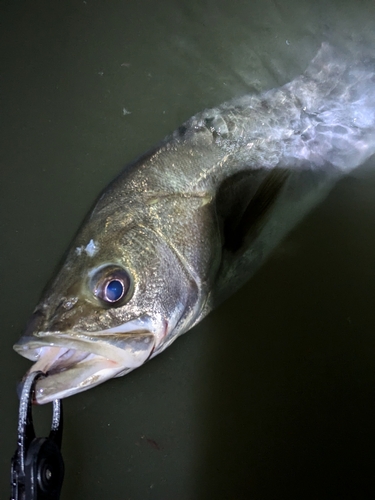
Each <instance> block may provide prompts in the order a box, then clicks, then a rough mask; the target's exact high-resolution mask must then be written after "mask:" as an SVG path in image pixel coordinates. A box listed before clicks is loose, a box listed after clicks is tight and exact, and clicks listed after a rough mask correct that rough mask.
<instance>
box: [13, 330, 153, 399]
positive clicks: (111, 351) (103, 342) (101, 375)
mask: <svg viewBox="0 0 375 500" xmlns="http://www.w3.org/2000/svg"><path fill="white" fill-rule="evenodd" d="M104 332H105V331H104ZM104 332H93V333H88V332H74V333H73V332H69V333H56V332H39V335H38V336H35V335H31V336H30V335H25V336H24V337H21V339H20V340H19V341H18V342H17V343H16V344H15V345H14V346H13V348H14V350H15V351H16V352H17V353H19V354H20V355H22V356H24V357H26V358H28V359H30V360H32V361H34V362H35V363H34V365H33V366H32V367H31V368H30V370H29V372H32V371H36V370H41V371H43V372H44V373H47V377H46V378H43V379H40V380H38V381H37V383H36V387H35V399H36V402H37V403H38V404H45V403H48V402H51V401H53V400H54V399H60V398H63V397H67V396H70V395H73V394H76V393H78V392H82V391H84V390H86V389H88V388H91V387H94V386H95V385H98V384H100V383H102V382H105V381H106V380H108V379H110V378H113V377H116V376H120V375H123V374H125V373H128V372H129V371H131V370H133V369H135V368H137V367H138V366H140V365H142V364H143V363H144V362H145V361H147V359H149V358H150V356H151V355H152V352H153V351H154V349H155V336H154V333H153V332H151V331H149V330H138V331H137V330H136V331H132V332H123V334H122V335H120V334H119V332H118V331H116V332H115V333H113V332H111V331H110V330H108V332H109V333H106V334H105V333H104ZM40 333H42V335H40ZM70 360H71V363H69V361H70Z"/></svg>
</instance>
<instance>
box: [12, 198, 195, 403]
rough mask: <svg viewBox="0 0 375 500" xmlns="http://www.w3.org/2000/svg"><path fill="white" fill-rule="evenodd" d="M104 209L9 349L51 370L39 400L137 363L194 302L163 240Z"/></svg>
mask: <svg viewBox="0 0 375 500" xmlns="http://www.w3.org/2000/svg"><path fill="white" fill-rule="evenodd" d="M107 197H108V196H107ZM99 205H100V204H99ZM102 205H103V203H102ZM108 206H110V203H107V204H104V207H105V210H104V209H103V210H101V209H100V206H99V208H97V209H95V210H94V212H93V214H92V215H91V217H89V220H88V221H87V222H86V223H85V224H84V225H83V227H82V229H81V231H80V232H79V233H78V235H77V237H76V239H75V241H74V242H73V245H72V247H71V248H70V250H69V251H68V253H67V256H66V258H65V260H64V262H63V264H62V266H61V268H60V269H59V271H58V272H57V274H56V276H55V278H54V279H53V280H52V281H51V284H50V285H49V286H48V287H47V289H46V291H45V292H44V294H43V295H42V299H41V301H40V303H39V304H38V306H37V307H36V309H35V311H34V314H33V315H32V317H31V319H30V321H29V324H28V326H27V328H26V331H25V333H24V335H23V336H22V337H21V338H20V340H19V341H18V342H17V343H16V344H15V346H14V349H15V350H16V352H17V353H19V354H21V355H22V356H24V357H26V358H28V359H30V360H32V361H34V365H33V366H32V367H31V370H30V371H36V370H41V371H43V372H44V373H47V374H48V376H47V377H46V378H43V379H40V380H38V381H37V384H36V389H35V400H36V402H37V403H38V404H44V403H48V402H50V401H52V400H54V399H60V398H64V397H67V396H70V395H73V394H76V393H78V392H81V391H84V390H86V389H88V388H91V387H93V386H95V385H98V384H100V383H102V382H104V381H106V380H108V379H110V378H113V377H118V376H121V375H125V374H126V373H128V372H130V371H131V370H133V369H134V368H137V367H138V366H140V365H142V364H143V363H144V362H145V361H147V360H148V359H149V358H151V357H153V356H154V355H155V354H157V353H159V352H161V351H162V350H164V348H165V347H167V346H168V345H169V344H170V343H171V342H172V341H173V340H174V339H175V338H176V336H177V335H178V334H179V332H181V330H182V328H183V325H185V327H184V331H185V330H186V324H187V323H188V322H189V321H191V318H192V314H193V310H194V308H195V307H196V300H197V296H198V290H197V285H196V283H195V282H194V280H192V279H191V277H190V276H189V273H187V272H186V269H185V268H184V266H183V265H182V263H181V259H180V258H179V257H178V255H177V254H176V252H175V251H174V250H173V249H172V248H171V246H170V245H169V244H168V242H166V241H165V238H163V237H162V235H160V234H158V232H157V231H155V230H154V229H153V228H152V227H147V224H146V223H145V220H134V217H133V218H131V220H129V218H128V219H127V218H126V217H124V216H123V215H122V216H120V215H119V211H118V210H116V204H115V206H114V207H112V210H109V209H108ZM122 208H123V207H122ZM129 212H132V210H130V209H129ZM123 213H124V210H121V214H123ZM125 213H126V210H125ZM133 213H134V211H133ZM146 222H147V221H146ZM148 226H150V225H148Z"/></svg>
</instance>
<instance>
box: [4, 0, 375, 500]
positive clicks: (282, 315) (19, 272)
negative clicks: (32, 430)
mask: <svg viewBox="0 0 375 500" xmlns="http://www.w3.org/2000/svg"><path fill="white" fill-rule="evenodd" d="M0 23H1V32H0V37H1V44H0V47H1V50H2V56H3V57H2V65H1V71H2V83H1V85H2V92H1V99H2V103H1V111H2V120H1V135H0V137H1V141H2V146H1V156H0V158H1V167H0V168H1V183H0V193H1V196H0V210H1V212H0V228H1V254H0V266H1V267H0V268H1V290H2V300H1V332H2V335H1V337H0V342H1V354H2V362H1V364H0V373H1V377H0V381H1V395H2V404H1V410H0V424H1V425H0V435H1V446H0V463H1V473H0V491H1V496H2V498H6V497H7V495H8V494H9V485H8V481H9V461H10V457H11V455H12V453H13V451H14V447H15V444H16V420H17V409H18V402H17V399H16V395H15V386H16V382H17V380H18V379H19V378H20V377H21V376H22V374H23V373H24V372H25V370H26V368H27V367H28V366H29V363H28V362H27V361H26V360H24V359H21V358H20V357H18V356H17V355H16V354H14V353H13V352H12V349H11V346H12V344H13V343H14V342H15V340H16V339H17V338H18V336H19V334H20V332H21V330H22V328H23V326H24V324H25V323H26V320H27V318H28V316H29V315H30V313H31V311H32V309H33V307H34V305H35V304H36V302H37V299H38V296H39V294H40V292H41V290H42V288H43V286H44V284H45V283H46V281H47V280H48V278H49V277H50V275H51V273H52V271H53V269H54V267H55V265H56V264H57V262H58V261H59V258H60V257H61V255H62V253H63V252H64V250H65V249H66V247H67V245H68V243H69V241H70V238H71V237H72V235H73V234H74V232H75V230H76V229H77V227H78V225H79V223H80V221H81V220H82V218H83V216H84V214H85V213H86V212H87V210H88V208H89V206H90V204H91V203H92V201H93V200H94V198H95V197H96V195H97V194H98V192H99V191H100V190H101V189H102V187H104V186H105V184H106V183H107V182H108V181H110V180H111V179H112V178H113V177H114V176H115V175H116V174H117V172H118V171H119V170H120V169H121V167H122V166H123V165H124V164H126V163H127V162H128V161H130V160H132V159H133V158H134V157H136V156H137V155H138V154H140V153H142V152H144V151H146V150H147V149H148V148H149V147H150V146H152V145H153V144H155V143H156V142H158V141H159V140H160V139H161V138H162V137H163V136H164V135H166V134H167V133H169V132H171V131H172V130H174V129H175V128H176V127H177V126H178V125H179V124H180V123H181V122H182V121H184V120H185V119H186V118H188V117H189V116H191V115H192V114H194V113H195V112H197V111H199V110H201V109H203V108H205V107H209V106H213V105H215V104H218V103H220V102H222V101H224V100H226V99H229V98H231V97H234V96H237V95H241V94H243V93H246V92H249V91H258V90H262V89H265V88H270V87H274V86H279V85H281V84H283V83H285V82H287V81H289V80H290V79H292V78H293V77H294V76H296V75H297V74H299V73H300V72H301V71H303V70H304V69H305V67H306V66H307V64H308V62H309V61H310V59H311V58H312V57H313V56H314V55H315V53H316V52H317V50H318V48H319V46H320V44H321V43H322V41H325V40H328V41H331V42H334V43H336V44H338V45H345V44H351V43H354V42H356V41H359V40H362V41H363V40H366V41H367V43H369V44H371V43H374V46H375V40H374V38H375V35H372V32H375V31H374V28H375V5H374V3H373V2H370V1H361V2H359V1H354V0H353V1H347V2H343V1H339V0H337V1H332V0H325V1H323V0H322V1H316V0H314V1H312V0H305V1H303V0H285V1H273V2H272V1H264V0H258V1H250V0H249V1H242V2H241V1H235V0H231V1H229V0H222V1H206V2H199V1H193V0H190V1H187V0H184V1H180V2H177V1H176V0H175V1H173V0H170V1H164V0H163V1H159V2H152V1H151V0H148V1H146V0H141V1H137V2H136V1H127V2H121V1H112V2H104V1H99V0H87V1H81V0H79V1H66V2H60V3H56V2H47V1H43V0H40V1H37V2H31V1H23V2H22V1H20V2H14V1H3V2H2V3H1V4H0ZM128 112H129V113H128ZM372 166H375V163H374V161H372V162H371V161H370V162H369V163H368V169H367V170H363V169H362V170H361V171H360V172H359V173H358V174H355V175H354V176H351V177H350V178H347V179H345V180H344V181H342V182H341V183H340V184H339V185H338V186H337V187H336V188H335V189H334V191H333V192H332V194H331V195H330V196H329V198H328V199H327V200H326V201H325V202H324V203H323V204H322V205H321V206H320V207H319V208H318V209H317V210H315V211H314V212H313V213H312V214H311V215H310V216H309V217H308V218H307V219H306V220H305V221H304V222H303V224H301V225H300V226H299V228H297V230H296V231H294V232H293V233H292V234H291V235H290V236H289V238H288V239H287V241H286V242H284V243H283V244H282V245H281V247H280V248H279V249H278V251H277V252H275V254H274V255H273V256H272V257H271V258H270V260H269V262H268V263H267V264H266V265H265V266H264V267H263V268H262V269H261V271H260V272H259V273H258V274H257V275H256V276H255V277H254V279H253V280H252V281H251V282H250V283H248V285H247V286H246V287H245V288H244V289H243V290H241V291H240V292H239V293H238V294H236V295H235V296H234V297H232V298H231V299H230V300H229V301H228V302H227V303H225V304H224V305H223V306H222V307H221V308H219V309H218V310H217V311H216V312H214V313H213V314H211V315H210V316H209V317H208V318H207V319H206V320H205V321H203V322H202V323H201V324H200V325H198V326H197V327H196V328H194V330H193V331H192V332H191V333H189V334H187V335H185V336H184V337H183V338H181V339H179V340H178V341H177V342H176V343H175V344H174V345H173V346H172V347H170V348H169V349H168V350H167V351H166V352H165V353H164V354H162V355H160V356H159V357H157V358H155V360H153V361H151V362H150V363H148V364H147V365H145V366H144V367H142V368H141V369H139V370H137V371H135V372H133V373H131V374H130V375H128V376H126V377H125V378H122V379H118V380H114V381H111V382H108V383H106V384H104V385H102V386H99V387H98V388H96V389H92V390H91V391H88V392H87V393H82V394H79V395H77V396H74V397H72V398H69V399H67V400H66V401H65V402H64V403H65V405H64V407H65V431H64V445H63V455H64V458H65V462H66V479H65V482H64V488H63V495H62V498H63V499H69V500H74V499H90V500H99V499H100V500H101V499H103V498H112V499H117V498H118V499H126V500H127V499H129V500H145V499H155V500H156V499H160V500H175V499H179V500H191V499H202V500H203V499H207V498H214V499H217V500H221V499H223V500H224V499H229V500H232V499H233V500H234V499H236V500H240V499H250V498H251V499H253V498H254V499H262V500H263V499H265V500H266V499H267V500H268V499H271V498H272V499H273V498H277V499H283V498H288V499H301V498H303V499H319V500H321V499H336V498H337V499H338V498H340V499H346V498H348V499H349V498H351V499H352V498H356V499H370V498H375V476H374V467H375V430H374V417H375V415H374V410H375V406H374V395H375V334H374V324H375V307H374V296H375V272H374V251H373V248H374V246H375V217H374V213H375V169H374V170H372V168H371V167H372ZM45 410H47V408H41V409H38V411H37V412H35V418H36V419H38V421H39V423H40V425H41V427H42V428H43V426H44V427H45V426H46V425H47V423H48V419H49V412H48V411H45ZM44 431H45V428H44Z"/></svg>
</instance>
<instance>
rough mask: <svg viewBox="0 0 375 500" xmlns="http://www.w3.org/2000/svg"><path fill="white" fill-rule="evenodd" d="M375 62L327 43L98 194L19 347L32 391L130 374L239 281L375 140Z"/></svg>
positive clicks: (198, 118)
mask: <svg viewBox="0 0 375 500" xmlns="http://www.w3.org/2000/svg"><path fill="white" fill-rule="evenodd" d="M374 68H375V65H374V62H373V61H371V60H369V59H368V60H367V59H361V58H359V57H358V58H354V60H351V61H348V60H347V58H346V57H344V56H338V55H337V53H336V52H335V50H334V49H332V48H331V47H330V46H329V45H327V44H323V45H322V47H321V49H320V51H319V52H318V54H317V55H316V57H315V58H314V59H313V60H312V62H311V63H310V65H309V67H308V68H307V70H306V71H305V73H304V74H303V75H301V76H299V77H297V78H296V79H294V80H293V81H292V82H290V83H288V84H286V85H284V86H282V87H280V88H278V89H273V90H269V91H266V92H264V93H262V94H259V95H246V96H244V97H242V98H238V99H234V100H233V101H229V102H227V103H224V104H223V105H221V106H219V107H217V108H214V109H209V110H205V111H203V112H201V113H199V114H197V115H195V116H193V117H192V118H191V119H190V120H188V121H187V122H186V123H185V124H183V125H182V126H181V127H180V128H179V129H177V130H176V131H175V132H174V133H173V134H172V135H171V136H169V137H167V138H166V139H165V140H164V141H162V142H161V143H160V144H159V145H158V146H157V147H155V148H154V149H152V150H151V151H150V152H148V153H147V154H145V155H144V156H142V157H141V158H139V159H138V160H136V161H135V162H134V163H132V164H131V165H129V166H127V167H126V168H125V169H124V170H123V172H122V173H121V174H120V175H119V177H117V178H116V179H115V180H114V181H113V182H112V183H111V184H110V185H109V186H108V187H107V188H106V189H105V190H104V192H103V193H102V195H101V196H100V197H99V199H98V201H97V203H96V205H95V206H94V208H93V210H92V212H91V213H90V214H89V215H88V217H87V218H86V220H85V222H84V223H83V225H82V227H81V229H80V230H79V232H78V234H77V236H76V237H75V240H74V241H73V244H72V246H71V248H70V250H69V251H68V253H67V256H66V259H65V262H64V263H63V265H62V267H61V269H60V270H59V272H58V273H57V275H56V276H55V278H54V280H53V281H52V282H51V284H50V285H49V287H48V288H47V289H46V291H45V292H44V294H43V296H42V298H41V301H40V303H39V304H38V306H37V307H36V309H35V311H34V314H33V316H32V318H31V320H30V322H29V324H28V326H27V329H26V331H25V333H24V335H23V336H22V337H21V339H20V340H19V341H18V343H17V344H15V346H14V348H15V350H16V351H17V352H18V353H19V354H21V355H22V356H25V357H26V358H29V359H31V360H32V361H34V362H35V363H34V365H33V366H32V368H31V370H42V371H43V372H47V373H48V377H46V378H44V379H42V380H40V381H38V383H37V386H36V396H35V397H36V401H37V402H38V403H40V404H43V403H47V402H49V401H51V400H53V399H56V398H63V397H66V396H69V395H72V394H75V393H78V392H81V391H83V390H86V389H88V388H90V387H93V386H95V385H97V384H99V383H102V382H104V381H105V380H108V379H110V378H112V377H119V376H122V375H125V374H126V373H128V372H129V371H131V370H133V369H134V368H136V367H138V366H140V365H142V364H143V363H144V362H145V361H147V360H148V359H150V358H152V357H154V356H155V355H157V354H158V353H160V352H162V351H163V350H164V349H165V348H166V347H168V346H169V345H170V344H171V343H172V342H173V341H174V340H175V339H176V338H177V337H178V336H179V335H181V334H182V333H184V332H186V331H187V330H189V329H191V328H192V327H193V326H194V325H195V324H196V323H198V322H199V321H200V320H201V319H202V318H203V317H204V316H205V315H206V314H208V313H209V312H210V311H211V310H212V309H213V308H214V307H216V306H217V305H218V304H220V303H221V302H222V301H223V300H225V299H226V298H227V297H228V296H229V295H230V294H232V293H233V292H234V291H235V290H237V289H238V288H239V287H240V286H241V285H243V284H244V282H245V281H247V280H248V279H249V278H250V277H251V275H252V274H254V272H255V271H256V270H257V269H258V268H259V266H260V265H261V264H262V263H263V262H264V261H265V259H266V258H267V256H268V255H269V253H270V252H271V251H272V250H273V249H274V248H275V247H276V246H277V244H278V243H279V242H280V241H281V240H282V238H283V237H284V236H285V235H286V234H287V233H288V231H290V230H291V229H292V228H293V227H294V226H295V225H296V224H297V223H298V222H299V221H300V220H301V219H302V217H303V216H304V215H305V214H306V213H307V212H309V211H310V210H311V209H312V208H313V207H314V206H315V205H316V204H317V203H318V202H319V201H320V200H322V199H323V198H324V196H325V195H326V194H327V193H328V192H329V190H330V189H331V188H332V186H333V185H334V184H335V182H337V181H338V180H339V179H340V178H341V177H342V176H344V175H346V174H348V173H349V172H350V171H352V170H353V169H354V168H356V167H357V166H359V165H361V164H362V163H363V162H364V161H365V160H366V159H368V158H369V157H370V156H371V155H372V154H373V153H374V152H375V73H374Z"/></svg>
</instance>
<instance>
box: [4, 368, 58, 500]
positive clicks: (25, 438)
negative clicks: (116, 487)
mask: <svg viewBox="0 0 375 500" xmlns="http://www.w3.org/2000/svg"><path fill="white" fill-rule="evenodd" d="M45 376H46V375H45V374H44V373H43V372H31V373H30V374H29V375H28V376H27V377H26V379H25V382H24V385H23V388H22V394H21V398H20V408H19V417H18V440H17V449H16V452H15V454H14V456H13V458H12V463H11V497H10V500H58V499H59V498H60V492H61V487H62V483H63V479H64V461H63V458H62V455H61V451H60V449H61V441H62V430H63V415H62V403H61V400H59V399H56V400H55V401H53V414H52V424H51V431H50V433H49V436H48V437H42V438H38V437H36V436H35V430H34V425H33V418H32V411H31V404H32V399H33V397H34V387H35V383H36V381H37V380H38V379H39V378H41V377H45Z"/></svg>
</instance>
